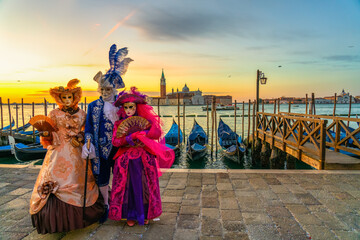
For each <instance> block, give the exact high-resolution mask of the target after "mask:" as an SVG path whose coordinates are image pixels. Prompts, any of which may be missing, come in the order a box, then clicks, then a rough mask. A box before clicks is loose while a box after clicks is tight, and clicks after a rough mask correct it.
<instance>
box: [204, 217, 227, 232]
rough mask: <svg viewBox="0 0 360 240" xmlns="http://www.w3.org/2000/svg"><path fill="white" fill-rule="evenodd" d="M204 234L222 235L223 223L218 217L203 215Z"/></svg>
mask: <svg viewBox="0 0 360 240" xmlns="http://www.w3.org/2000/svg"><path fill="white" fill-rule="evenodd" d="M201 234H202V235H203V236H222V225H221V223H220V221H219V220H218V219H213V218H207V217H203V218H202V221H201Z"/></svg>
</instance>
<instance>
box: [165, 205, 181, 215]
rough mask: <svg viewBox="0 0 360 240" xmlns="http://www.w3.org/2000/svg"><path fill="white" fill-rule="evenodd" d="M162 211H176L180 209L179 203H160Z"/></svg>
mask: <svg viewBox="0 0 360 240" xmlns="http://www.w3.org/2000/svg"><path fill="white" fill-rule="evenodd" d="M161 205H162V209H163V211H164V212H175V213H178V212H179V210H180V203H161Z"/></svg>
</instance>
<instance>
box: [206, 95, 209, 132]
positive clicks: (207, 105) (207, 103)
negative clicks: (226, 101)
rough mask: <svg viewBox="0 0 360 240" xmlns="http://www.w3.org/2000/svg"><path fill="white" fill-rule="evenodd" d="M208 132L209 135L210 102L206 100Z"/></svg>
mask: <svg viewBox="0 0 360 240" xmlns="http://www.w3.org/2000/svg"><path fill="white" fill-rule="evenodd" d="M206 134H207V137H209V102H208V100H206Z"/></svg>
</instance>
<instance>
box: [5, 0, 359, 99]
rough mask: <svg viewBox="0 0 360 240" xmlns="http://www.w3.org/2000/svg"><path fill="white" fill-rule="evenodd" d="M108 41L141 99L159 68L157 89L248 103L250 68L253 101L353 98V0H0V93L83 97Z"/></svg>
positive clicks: (153, 87)
mask: <svg viewBox="0 0 360 240" xmlns="http://www.w3.org/2000/svg"><path fill="white" fill-rule="evenodd" d="M113 43H115V44H117V45H118V47H125V46H126V47H128V49H129V55H128V56H129V57H131V58H132V59H134V62H132V63H131V65H130V67H129V70H128V72H127V74H126V75H125V77H124V82H125V84H126V86H127V88H129V87H130V86H137V87H138V88H139V90H140V91H143V92H146V93H147V94H149V95H150V96H157V95H159V84H160V83H159V82H160V77H161V69H162V68H163V69H164V72H165V77H166V80H167V92H171V89H172V88H174V89H175V90H176V89H177V88H179V89H180V90H181V89H182V87H183V86H184V84H185V83H186V84H187V86H188V87H189V88H190V90H197V89H198V88H199V89H200V90H202V91H203V94H216V95H232V96H233V97H234V98H233V99H236V100H238V101H243V100H247V99H254V98H255V80H256V70H257V69H260V70H262V71H263V72H265V75H266V76H267V77H268V84H267V85H265V86H261V88H260V96H261V97H262V98H271V97H281V96H296V97H304V96H305V94H306V93H309V94H311V93H312V92H313V93H315V96H319V97H320V96H330V95H333V94H334V93H335V92H336V93H338V94H339V93H340V92H341V90H342V89H345V91H349V92H350V94H352V95H354V96H359V95H360V1H359V0H346V1H344V0H317V1H313V0H272V1H269V0H224V1H219V0H196V1H194V0H181V1H180V0H178V1H175V0H156V1H140V0H131V1H119V0H113V1H106V0H104V1H98V0H91V1H90V0H86V1H85V0H62V1H40V0H31V1H29V0H0V86H1V89H0V97H2V99H3V102H4V101H5V99H7V98H10V100H11V101H17V102H19V101H21V100H20V99H21V98H24V101H25V102H32V101H43V97H46V98H48V99H49V100H50V101H52V100H51V98H50V97H49V95H48V89H49V88H50V87H54V86H59V85H66V83H67V82H68V80H70V79H72V78H78V79H80V80H81V87H82V88H83V90H84V96H86V97H89V99H90V100H91V98H95V97H96V96H97V95H98V94H97V93H96V87H97V85H96V83H95V82H94V81H93V80H92V78H93V76H94V75H95V74H96V73H97V72H98V71H99V70H101V71H103V72H106V70H107V69H108V68H109V63H108V51H109V48H110V46H111V45H112V44H113ZM6 101H7V100H6Z"/></svg>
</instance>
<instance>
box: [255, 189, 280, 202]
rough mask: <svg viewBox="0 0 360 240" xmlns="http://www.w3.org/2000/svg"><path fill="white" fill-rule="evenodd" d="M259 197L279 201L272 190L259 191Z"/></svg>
mask: <svg viewBox="0 0 360 240" xmlns="http://www.w3.org/2000/svg"><path fill="white" fill-rule="evenodd" d="M256 192H257V193H258V196H261V197H262V198H264V199H266V200H273V199H279V197H278V196H277V195H276V194H275V193H274V192H273V191H272V190H257V191H256Z"/></svg>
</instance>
